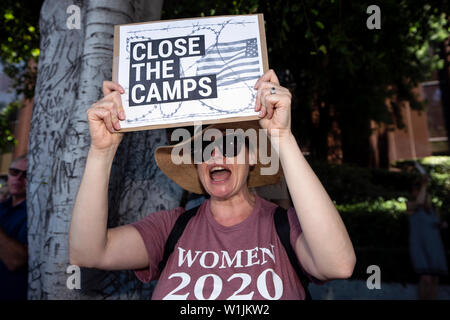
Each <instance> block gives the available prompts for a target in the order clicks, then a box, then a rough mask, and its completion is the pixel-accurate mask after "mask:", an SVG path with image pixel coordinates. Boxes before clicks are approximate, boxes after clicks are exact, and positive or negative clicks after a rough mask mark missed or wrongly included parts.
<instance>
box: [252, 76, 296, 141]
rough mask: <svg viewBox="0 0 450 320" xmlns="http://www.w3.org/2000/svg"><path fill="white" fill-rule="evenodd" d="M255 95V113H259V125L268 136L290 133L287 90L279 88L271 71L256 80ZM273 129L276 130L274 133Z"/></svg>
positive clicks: (289, 96)
mask: <svg viewBox="0 0 450 320" xmlns="http://www.w3.org/2000/svg"><path fill="white" fill-rule="evenodd" d="M254 88H255V89H256V90H258V92H257V94H256V103H255V111H259V117H260V120H259V124H260V125H261V127H262V128H263V129H267V131H268V134H269V135H271V136H273V135H277V136H279V137H282V136H285V135H286V136H287V135H289V134H290V132H291V99H292V95H291V93H290V92H289V90H288V89H286V88H284V87H282V86H280V82H279V81H278V77H277V75H276V74H275V72H274V71H273V70H269V71H267V72H266V73H265V74H263V75H262V76H261V78H259V79H258V81H257V82H256V84H255V87H254ZM274 129H276V130H275V131H274Z"/></svg>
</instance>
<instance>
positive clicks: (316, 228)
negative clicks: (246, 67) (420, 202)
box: [255, 70, 356, 280]
mask: <svg viewBox="0 0 450 320" xmlns="http://www.w3.org/2000/svg"><path fill="white" fill-rule="evenodd" d="M255 89H257V90H258V94H257V99H256V106H255V110H256V111H260V117H261V120H260V124H261V127H262V128H265V129H267V130H268V133H269V135H270V138H271V142H272V144H273V145H278V148H279V156H280V162H281V165H282V167H283V172H284V176H285V179H286V183H287V186H288V189H289V193H290V195H291V198H292V202H293V203H294V207H295V210H296V212H297V216H298V219H299V222H300V225H301V227H302V230H303V232H302V234H301V235H300V237H299V238H298V239H297V243H296V247H295V249H296V253H297V256H298V257H299V260H300V261H301V263H302V266H303V267H304V268H305V269H306V271H307V272H308V273H309V274H311V275H313V276H315V277H316V278H318V279H320V280H327V279H335V278H348V277H350V276H351V275H352V272H353V268H354V265H355V263H356V257H355V252H354V250H353V246H352V243H351V241H350V237H349V235H348V233H347V229H346V228H345V225H344V223H343V222H342V219H341V217H340V215H339V213H338V211H337V210H336V208H335V206H334V204H333V202H332V201H331V199H330V197H329V196H328V194H327V192H326V191H325V189H324V187H323V186H322V184H321V182H320V180H319V179H318V178H317V176H316V174H315V173H314V171H313V170H312V169H311V167H310V166H309V164H308V162H307V161H306V159H305V158H304V157H303V154H302V152H301V151H300V148H299V146H298V144H297V142H296V140H295V138H294V136H293V135H292V132H291V110H290V107H291V94H290V92H289V90H288V89H286V88H283V87H281V86H280V84H279V82H278V78H277V76H276V75H275V73H274V72H273V71H272V70H270V71H268V72H266V73H265V74H264V75H263V76H262V77H261V78H260V79H259V80H258V82H257V83H256V85H255Z"/></svg>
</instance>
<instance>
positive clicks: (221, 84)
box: [217, 75, 260, 87]
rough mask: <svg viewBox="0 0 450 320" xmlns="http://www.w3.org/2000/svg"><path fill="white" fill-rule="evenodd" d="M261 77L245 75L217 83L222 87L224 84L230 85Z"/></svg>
mask: <svg viewBox="0 0 450 320" xmlns="http://www.w3.org/2000/svg"><path fill="white" fill-rule="evenodd" d="M259 77H260V75H258V76H252V77H245V78H237V79H233V80H228V81H222V82H220V83H217V85H220V86H222V87H224V86H229V85H232V84H235V83H239V82H243V81H247V80H255V79H258V78H259Z"/></svg>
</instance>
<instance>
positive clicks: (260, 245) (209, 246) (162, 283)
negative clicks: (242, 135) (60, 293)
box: [69, 70, 356, 299]
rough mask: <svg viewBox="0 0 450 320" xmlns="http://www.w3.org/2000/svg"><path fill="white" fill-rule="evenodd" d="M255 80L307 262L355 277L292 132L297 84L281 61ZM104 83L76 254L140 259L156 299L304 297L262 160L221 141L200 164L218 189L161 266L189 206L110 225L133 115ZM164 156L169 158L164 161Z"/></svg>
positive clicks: (319, 273) (125, 262)
mask: <svg viewBox="0 0 450 320" xmlns="http://www.w3.org/2000/svg"><path fill="white" fill-rule="evenodd" d="M255 90H257V98H256V104H255V110H256V111H259V117H260V120H259V124H260V126H261V127H262V128H264V129H267V132H268V135H269V137H270V140H271V142H272V144H273V145H274V147H278V149H279V159H280V162H281V166H282V169H283V171H284V175H285V178H286V182H287V186H288V189H289V192H290V195H291V198H292V201H293V203H294V208H295V209H294V208H291V209H290V210H289V213H288V214H289V222H290V225H291V235H290V236H291V243H292V246H293V247H294V248H295V253H296V255H297V257H298V260H299V262H300V264H301V266H302V268H303V269H304V271H305V272H306V273H307V274H308V275H310V277H311V279H317V280H319V281H325V280H329V279H337V278H348V277H350V276H351V274H352V272H353V268H354V265H355V260H356V259H355V253H354V250H353V247H352V243H351V241H350V238H349V236H348V233H347V231H346V229H345V226H344V224H343V222H342V220H341V218H340V216H339V213H338V212H337V211H336V209H335V207H334V205H333V203H332V201H331V200H330V198H329V196H328V194H327V193H326V191H325V190H324V188H323V186H322V185H321V183H320V181H319V180H318V178H317V177H316V175H315V174H314V172H313V171H312V169H311V168H310V166H309V165H308V163H307V162H306V160H305V158H304V157H303V155H302V153H301V151H300V149H299V147H298V145H297V143H296V140H295V138H294V136H293V135H292V132H291V112H290V107H291V94H290V93H289V90H287V89H286V88H283V87H282V86H280V84H279V81H278V78H277V76H276V75H275V73H274V72H273V71H272V70H270V71H268V72H266V73H265V74H264V75H263V76H262V77H261V78H260V79H259V80H258V81H257V82H256V84H255ZM103 91H104V94H105V97H104V98H103V99H101V100H100V101H98V102H97V103H95V104H93V105H92V106H91V108H90V109H89V110H88V111H87V116H88V120H89V128H90V133H91V147H90V150H89V154H88V158H87V162H86V169H85V173H84V176H83V179H82V182H81V185H80V189H79V192H78V195H77V199H76V202H75V206H74V209H73V216H72V221H71V226H70V234H69V244H70V261H71V263H72V264H75V265H79V266H86V267H93V268H99V269H108V270H117V269H134V270H137V271H136V274H137V276H138V277H139V278H140V279H141V280H143V281H150V280H152V279H156V278H159V281H158V285H157V287H156V289H155V292H154V294H153V297H152V298H153V299H304V297H305V293H304V290H303V288H302V287H301V284H300V283H299V280H298V278H297V277H296V275H295V272H294V270H293V268H292V266H291V264H290V263H289V260H288V259H287V256H286V253H285V251H283V249H282V246H281V244H280V240H279V238H278V237H277V234H276V231H275V227H274V224H273V214H274V211H275V208H276V206H275V205H274V204H272V203H270V202H268V201H265V200H264V199H262V198H260V197H258V196H255V195H254V194H252V193H250V192H249V189H248V187H249V186H248V184H247V182H248V181H250V180H251V178H252V177H255V173H254V172H255V170H254V169H255V168H251V167H250V165H249V163H248V162H247V163H244V164H242V163H238V162H237V161H235V159H233V157H229V159H226V157H224V155H223V154H221V152H220V150H218V148H215V149H214V150H213V152H212V153H211V157H210V158H209V159H206V160H205V161H204V162H201V163H200V164H198V165H197V166H196V167H194V168H195V171H194V173H193V174H194V176H195V177H197V176H198V180H199V181H200V182H201V188H202V190H204V191H205V192H206V193H208V194H209V195H210V199H208V200H207V201H205V202H204V203H203V205H202V206H201V207H200V208H199V210H198V213H197V214H196V216H195V217H194V218H192V220H191V221H190V222H189V224H188V225H187V227H186V229H185V231H184V233H183V235H182V236H181V238H180V240H179V241H178V243H177V248H176V249H175V251H174V253H173V254H172V255H171V256H170V258H169V260H168V262H167V265H166V267H165V269H164V270H163V271H162V273H161V274H159V271H158V269H157V265H158V262H159V261H160V260H161V258H162V255H163V251H164V244H165V242H166V240H167V236H168V234H169V232H170V230H171V229H172V227H173V224H174V222H175V220H176V218H177V217H178V216H179V215H180V214H182V212H183V211H184V209H182V208H177V209H174V210H171V211H166V212H157V213H154V214H151V215H149V216H148V217H147V218H145V219H143V220H142V221H139V222H137V223H135V224H132V225H125V226H121V227H118V228H112V229H108V228H107V212H108V197H107V191H108V181H109V174H110V169H111V165H112V161H113V158H114V154H115V152H116V150H117V147H118V145H119V143H120V141H121V139H122V134H120V133H117V130H119V129H120V125H119V119H120V120H124V119H125V117H124V113H123V109H122V105H121V100H120V94H121V93H123V92H124V90H123V88H122V87H120V85H118V84H115V83H112V82H105V83H104V85H103ZM163 150H164V149H163ZM240 152H246V159H249V158H250V157H251V154H249V153H248V148H242V150H240ZM156 154H158V152H156ZM233 156H236V154H233ZM236 158H237V157H236ZM157 160H158V156H157ZM230 160H231V161H230ZM224 162H225V163H226V167H225V170H224V168H223V167H224V165H223V163H224ZM158 165H159V166H160V168H161V167H163V164H162V163H161V162H158ZM218 167H219V169H217V168H218ZM220 167H222V169H221V168H220ZM190 168H191V169H192V166H191V167H190ZM162 169H163V172H165V173H166V174H167V172H169V171H168V170H165V169H164V168H162ZM216 171H221V172H216ZM180 172H182V171H180ZM187 176H189V175H187ZM177 177H179V175H172V176H171V178H173V179H177ZM256 178H257V177H256ZM186 179H188V178H186ZM268 179H269V180H270V177H269V178H268ZM181 180H183V179H181ZM273 180H274V181H276V180H277V179H273ZM176 182H177V183H179V184H183V181H176ZM300 226H301V227H300Z"/></svg>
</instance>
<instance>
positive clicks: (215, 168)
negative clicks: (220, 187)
mask: <svg viewBox="0 0 450 320" xmlns="http://www.w3.org/2000/svg"><path fill="white" fill-rule="evenodd" d="M219 170H225V168H224V167H214V168H212V169H211V172H215V171H219Z"/></svg>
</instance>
